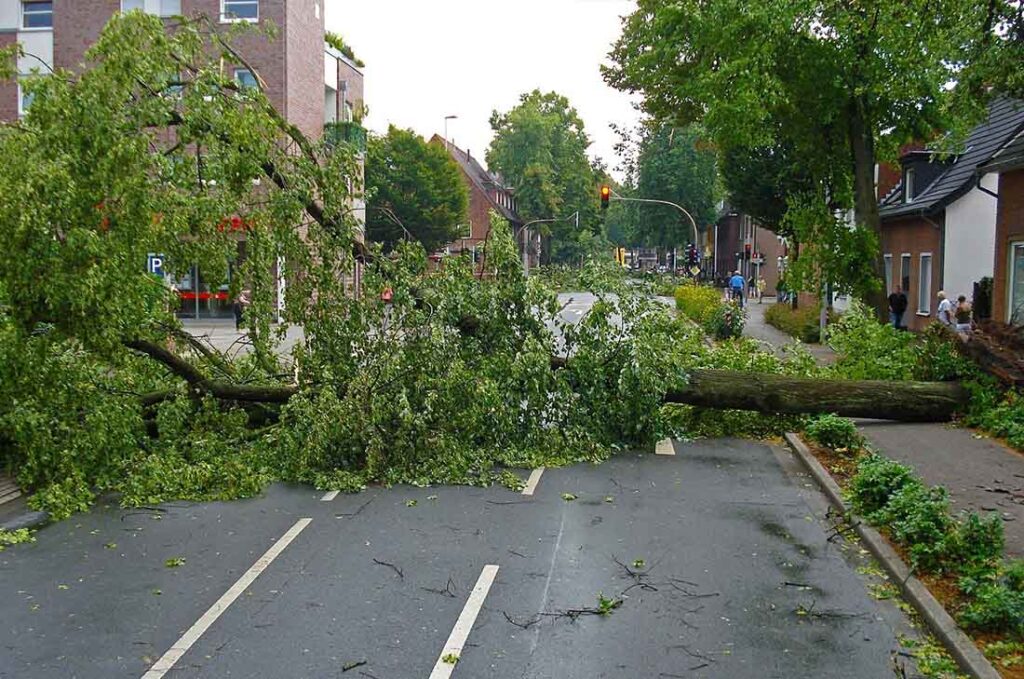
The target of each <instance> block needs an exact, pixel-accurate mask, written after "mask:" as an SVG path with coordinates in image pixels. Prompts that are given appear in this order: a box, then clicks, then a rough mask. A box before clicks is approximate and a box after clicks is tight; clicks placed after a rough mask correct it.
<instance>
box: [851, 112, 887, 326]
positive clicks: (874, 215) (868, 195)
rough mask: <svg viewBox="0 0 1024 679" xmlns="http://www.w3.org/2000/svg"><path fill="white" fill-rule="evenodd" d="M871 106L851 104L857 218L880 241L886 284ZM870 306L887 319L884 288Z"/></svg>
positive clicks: (879, 267) (877, 270)
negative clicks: (870, 118) (868, 108)
mask: <svg viewBox="0 0 1024 679" xmlns="http://www.w3.org/2000/svg"><path fill="white" fill-rule="evenodd" d="M867 107H868V104H867V101H865V97H864V96H863V95H861V96H856V97H854V99H853V101H852V102H851V103H850V113H849V116H850V119H849V138H850V151H851V153H852V155H853V200H854V203H853V216H854V221H855V222H856V223H857V226H859V227H861V228H863V229H868V230H870V231H872V232H873V233H874V234H875V236H876V237H877V238H878V245H879V249H878V252H877V253H875V258H874V259H873V260H872V262H871V269H872V271H873V272H874V274H875V278H876V279H877V280H880V281H884V280H885V260H884V257H883V254H882V251H881V250H882V248H881V245H882V220H881V217H880V216H879V214H878V195H877V192H876V189H875V162H876V158H875V135H874V132H873V131H872V129H871V121H870V120H869V118H868V115H869V114H868V110H867ZM867 302H868V304H870V305H871V306H872V307H873V308H874V309H875V313H877V314H878V317H879V319H881V320H886V318H887V311H888V307H887V302H886V292H885V290H884V285H883V286H881V287H879V288H878V289H877V290H876V291H874V292H872V293H871V294H869V295H868V299H867Z"/></svg>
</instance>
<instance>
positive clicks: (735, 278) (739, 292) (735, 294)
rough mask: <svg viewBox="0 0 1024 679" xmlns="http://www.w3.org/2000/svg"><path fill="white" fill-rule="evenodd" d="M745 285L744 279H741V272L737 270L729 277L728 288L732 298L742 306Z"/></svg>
mask: <svg viewBox="0 0 1024 679" xmlns="http://www.w3.org/2000/svg"><path fill="white" fill-rule="evenodd" d="M745 286H746V281H745V280H743V274H741V273H740V272H739V271H737V272H736V273H734V274H733V275H732V278H730V279H729V290H730V292H731V293H732V298H733V300H734V301H735V302H736V303H737V304H739V305H740V308H742V307H743V288H744V287H745Z"/></svg>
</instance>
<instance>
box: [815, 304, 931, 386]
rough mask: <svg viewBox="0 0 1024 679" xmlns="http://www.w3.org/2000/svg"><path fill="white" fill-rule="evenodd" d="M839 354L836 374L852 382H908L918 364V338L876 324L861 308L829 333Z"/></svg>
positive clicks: (853, 310) (852, 309)
mask: <svg viewBox="0 0 1024 679" xmlns="http://www.w3.org/2000/svg"><path fill="white" fill-rule="evenodd" d="M828 342H829V345H830V346H831V347H832V348H833V349H834V350H835V351H836V353H837V354H839V359H838V360H837V361H836V363H835V366H834V371H835V372H836V373H837V374H838V375H841V376H842V377H844V378H846V379H851V380H909V379H913V376H914V366H915V365H916V364H917V350H916V347H915V338H914V336H913V335H912V334H910V333H907V332H901V331H899V330H896V329H895V328H893V327H892V326H891V325H883V324H881V323H879V322H878V321H876V320H875V319H874V318H873V317H872V316H871V314H870V313H869V312H868V311H867V309H866V308H864V307H863V306H862V305H859V304H857V303H855V304H853V305H852V306H851V308H850V309H849V310H848V311H847V312H846V313H844V314H843V315H842V317H841V318H840V319H839V320H838V321H837V322H836V323H835V324H834V325H833V326H832V328H831V329H830V331H829V338H828Z"/></svg>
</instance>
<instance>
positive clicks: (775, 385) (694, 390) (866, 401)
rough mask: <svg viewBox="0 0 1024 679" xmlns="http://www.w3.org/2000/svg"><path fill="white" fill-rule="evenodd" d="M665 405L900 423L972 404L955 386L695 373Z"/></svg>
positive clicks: (940, 417)
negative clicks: (674, 404)
mask: <svg viewBox="0 0 1024 679" xmlns="http://www.w3.org/2000/svg"><path fill="white" fill-rule="evenodd" d="M664 401H665V403H682V404H686V405H694V406H702V407H705V408H722V409H731V410H754V411H758V412H762V413H776V414H782V415H804V414H808V415H809V414H824V413H833V414H836V415H841V416H843V417H863V418H871V419H880V420H896V421H900V422H946V421H949V420H950V419H952V418H953V416H954V415H955V414H956V413H958V412H963V410H964V408H965V407H966V405H967V401H968V394H967V391H966V390H965V389H964V388H963V387H962V386H961V385H960V384H958V383H954V382H877V381H854V380H820V379H812V378H806V377H785V376H782V375H771V374H766V373H746V372H735V371H731V370H693V371H692V372H691V373H690V382H689V384H687V386H686V387H684V388H682V389H678V390H675V391H671V392H669V393H667V394H666V395H665V399H664Z"/></svg>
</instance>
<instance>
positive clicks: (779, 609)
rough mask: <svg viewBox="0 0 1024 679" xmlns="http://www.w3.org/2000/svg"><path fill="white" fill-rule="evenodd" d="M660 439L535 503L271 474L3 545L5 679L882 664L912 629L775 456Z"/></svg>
mask: <svg viewBox="0 0 1024 679" xmlns="http://www.w3.org/2000/svg"><path fill="white" fill-rule="evenodd" d="M675 449H676V453H677V454H676V455H675V456H654V455H635V454H623V455H621V456H619V457H617V458H615V459H613V460H611V461H609V462H607V463H605V464H603V465H578V466H574V467H571V468H566V469H549V470H546V471H544V472H543V473H542V474H541V476H540V478H539V481H538V482H537V485H536V490H535V493H534V494H533V495H532V496H528V495H523V494H519V493H513V492H511V491H508V490H506V489H502V488H489V489H482V488H465V487H441V488H409V487H396V488H391V489H382V488H371V489H369V490H367V491H365V492H363V493H361V494H358V495H339V496H337V497H335V498H334V499H330V500H328V501H324V499H323V496H322V494H321V493H318V492H316V491H313V490H312V489H309V488H303V487H290V486H284V485H276V486H273V487H271V488H270V489H269V490H268V491H267V493H266V494H265V496H264V497H261V498H258V499H253V500H249V501H240V502H233V503H209V504H198V505H185V504H172V505H166V506H162V507H159V508H152V509H141V510H122V509H118V508H116V507H109V506H108V507H100V508H97V509H96V510H94V511H93V512H92V513H90V514H86V515H81V516H78V517H75V518H73V519H71V520H70V521H66V522H63V523H60V524H57V525H54V526H51V527H49V528H46V529H44V530H42V531H40V532H39V533H38V535H37V538H38V539H37V542H36V543H34V544H31V545H23V546H18V547H15V548H11V549H8V550H7V551H5V552H3V553H0V605H2V610H3V615H2V616H0V677H3V678H4V679H7V678H11V679H14V678H18V679H31V678H36V677H39V678H44V677H45V678H47V679H49V678H52V677H75V678H83V679H84V678H96V679H101V678H102V679H112V678H116V677H134V678H140V677H143V676H147V679H155V677H156V676H157V675H155V674H153V673H152V672H150V670H151V669H152V668H153V667H154V665H157V667H159V665H158V660H159V659H160V658H161V657H162V656H164V655H165V654H166V653H167V652H168V651H169V649H172V647H176V646H177V647H181V648H184V649H185V650H184V651H183V652H182V653H181V654H180V658H177V659H176V664H175V665H174V666H173V668H171V669H170V670H169V671H167V672H166V674H163V675H159V676H167V677H173V678H175V679H178V678H181V677H190V678H191V677H204V678H205V677H209V678H213V677H218V678H219V677H268V678H277V677H289V678H292V677H295V678H299V677H311V678H312V677H315V678H320V677H341V678H342V679H347V678H348V677H368V678H370V679H373V678H377V679H406V678H417V677H422V678H424V679H425V678H427V677H431V678H432V679H436V678H438V677H440V678H442V679H443V678H444V677H447V676H448V674H447V673H450V675H451V676H452V677H455V678H456V679H458V678H460V677H461V678H478V677H495V678H498V679H555V678H558V679H576V678H579V679H584V678H587V679H591V678H596V677H658V678H672V677H728V678H730V679H744V678H751V679H753V678H755V677H756V678H758V679H764V678H769V677H779V678H787V679H789V678H794V677H850V678H854V677H856V678H858V679H865V678H871V677H892V676H893V672H892V669H891V666H892V660H891V656H892V654H893V653H894V652H896V651H897V650H898V641H897V634H898V633H900V632H906V631H908V630H909V627H908V626H907V623H906V621H905V620H904V619H903V618H902V614H900V613H899V612H898V610H897V609H896V608H895V607H894V606H892V605H891V604H890V603H888V602H884V601H876V600H875V599H874V598H872V597H871V596H870V595H869V593H868V584H869V583H868V582H867V581H866V577H867V576H863V575H861V574H859V573H858V572H857V571H858V567H859V566H860V565H862V563H863V561H862V560H863V559H864V558H865V557H863V556H862V555H861V554H860V553H859V550H858V549H857V548H856V547H855V546H851V545H846V546H845V547H844V546H843V543H842V542H841V541H839V542H835V541H831V542H830V541H829V540H828V535H829V532H830V530H831V529H830V526H829V524H828V521H827V520H826V518H825V517H824V511H825V509H824V508H825V505H824V503H823V501H822V499H821V498H820V496H819V495H818V494H817V492H816V491H814V490H813V489H812V488H811V487H810V485H809V482H808V480H807V478H806V477H805V476H803V475H801V474H799V472H798V471H797V470H796V468H795V461H794V460H793V459H792V458H791V456H790V455H789V453H788V452H785V451H781V450H779V449H776V448H772V447H769V446H766V445H763V444H759V443H752V442H745V441H735V440H719V441H709V442H693V443H685V444H684V443H679V442H676V444H675ZM566 493H569V494H571V495H564V494H566ZM572 496H575V499H568V500H567V499H565V498H566V497H570V498H571V497H572ZM302 519H311V521H308V522H303V521H301V520H302ZM297 526H304V527H303V528H302V529H298V530H297ZM289 531H291V532H292V535H293V539H292V540H291V542H290V543H288V544H287V545H286V546H285V547H283V548H282V549H281V550H280V551H279V552H278V553H275V555H274V558H273V559H272V560H269V562H268V560H267V559H262V560H261V558H260V557H261V555H264V554H265V553H267V551H268V549H270V548H272V547H273V546H275V545H277V547H280V545H281V539H282V536H285V535H286V534H289ZM296 531H297V532H296ZM169 559H183V560H184V561H183V562H173V561H172V562H171V563H179V565H177V566H176V567H170V566H168V565H167V564H168V560H169ZM260 564H262V565H263V566H265V570H262V572H261V573H260V574H259V575H258V576H257V577H256V578H255V579H254V580H252V581H251V582H250V581H243V583H242V585H241V586H236V587H234V590H235V593H237V598H234V599H231V600H230V601H228V605H227V606H226V608H224V609H223V611H222V612H221V614H220V615H219V617H215V618H214V619H212V620H211V619H210V617H209V615H206V617H204V614H206V613H207V611H208V610H210V609H211V606H214V604H215V603H216V602H218V600H221V602H222V603H223V601H224V597H225V595H226V593H228V595H230V593H231V592H232V587H233V585H235V583H236V582H237V581H238V580H239V578H240V577H243V576H244V575H245V574H246V573H247V572H250V569H252V568H253V567H254V565H256V566H257V567H258V566H259V565H260ZM488 566H492V567H493V566H496V567H497V572H496V574H495V573H494V569H493V568H490V569H488V568H487V567H488ZM488 571H490V572H491V573H492V574H493V575H494V578H493V584H491V586H490V587H489V589H487V588H484V587H481V588H480V589H485V590H486V591H477V592H476V593H475V595H474V594H471V591H472V590H473V589H474V585H475V584H477V583H478V580H480V579H481V575H482V574H485V575H486V573H487V572H488ZM250 575H251V572H250ZM483 579H484V580H486V579H487V578H486V577H484V578H483ZM483 584H486V583H483ZM481 595H482V596H481ZM599 596H604V597H605V598H606V599H607V601H608V603H607V604H606V605H608V606H611V607H613V608H612V610H611V611H610V612H609V614H608V615H604V616H602V615H596V614H594V612H595V609H597V608H599V599H598V598H599ZM228 598H230V596H229V597H228ZM474 606H479V613H478V615H477V616H476V617H475V618H473V617H472V615H471V613H472V610H473V608H474ZM467 618H468V619H467ZM460 619H462V620H461V624H460V622H459V621H460ZM197 621H205V623H208V624H206V626H205V627H203V625H200V627H201V628H202V629H200V630H199V632H200V633H199V634H198V635H196V634H192V635H191V637H190V635H188V634H186V632H187V631H188V630H189V629H190V627H193V626H194V625H196V623H197ZM453 630H455V631H456V632H458V631H459V630H461V631H462V632H464V633H465V634H466V635H467V636H466V639H465V643H464V644H463V645H462V646H461V648H460V650H459V651H458V652H457V653H452V654H451V656H450V657H449V660H453V659H454V657H455V656H457V657H458V662H457V664H454V665H453V664H451V663H450V662H449V663H445V662H443V661H441V656H442V655H447V654H446V653H445V650H446V646H447V644H448V642H449V640H450V637H458V636H459V635H458V634H453ZM195 631H196V630H195V629H193V632H195ZM183 635H185V637H186V639H184V640H183ZM189 637H190V638H191V644H190V645H189V644H188V643H187V642H188V639H189ZM183 641H185V642H186V643H184V644H183ZM455 641H456V642H457V641H458V639H457V638H456V639H455ZM347 668H348V669H347ZM147 672H150V674H149V675H147V674H146V673H147ZM438 672H440V673H438Z"/></svg>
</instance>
